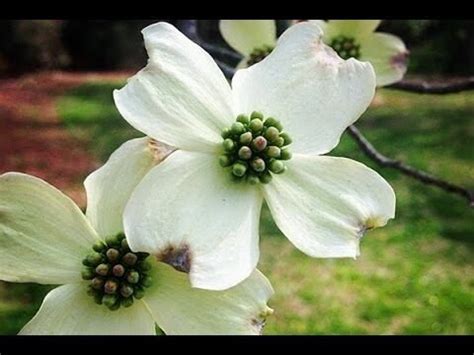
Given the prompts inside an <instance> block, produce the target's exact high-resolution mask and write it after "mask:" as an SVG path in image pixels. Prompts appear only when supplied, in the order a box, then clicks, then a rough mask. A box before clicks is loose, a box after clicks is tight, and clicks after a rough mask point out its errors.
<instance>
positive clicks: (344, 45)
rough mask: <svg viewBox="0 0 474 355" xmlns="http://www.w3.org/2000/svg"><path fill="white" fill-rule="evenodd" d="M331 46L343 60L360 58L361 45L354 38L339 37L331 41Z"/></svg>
mask: <svg viewBox="0 0 474 355" xmlns="http://www.w3.org/2000/svg"><path fill="white" fill-rule="evenodd" d="M330 46H331V47H332V48H333V49H334V50H335V51H336V52H337V54H339V56H340V57H341V58H342V59H345V60H347V59H349V58H355V59H359V58H360V45H359V44H358V43H357V42H356V40H355V39H354V38H352V37H347V36H344V35H339V36H337V37H334V38H333V39H332V40H331V44H330Z"/></svg>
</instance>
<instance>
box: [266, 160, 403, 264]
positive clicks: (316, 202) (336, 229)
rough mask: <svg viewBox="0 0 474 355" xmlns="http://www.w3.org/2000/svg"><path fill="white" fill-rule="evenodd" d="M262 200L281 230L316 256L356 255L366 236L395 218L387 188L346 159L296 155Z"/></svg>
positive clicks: (384, 183)
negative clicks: (367, 232)
mask: <svg viewBox="0 0 474 355" xmlns="http://www.w3.org/2000/svg"><path fill="white" fill-rule="evenodd" d="M265 199H266V201H267V203H268V205H269V207H270V210H271V213H272V216H273V218H274V219H275V222H276V224H277V225H278V227H279V228H280V230H281V231H282V232H283V233H284V234H285V235H286V236H287V237H288V238H289V239H290V240H291V241H292V242H293V244H294V245H295V246H296V247H297V248H298V249H300V250H301V251H303V252H304V253H306V254H308V255H311V256H314V257H356V256H358V255H359V241H360V238H361V237H362V236H363V234H364V232H365V231H366V230H368V229H371V228H375V227H380V226H383V225H385V224H386V223H387V220H388V219H390V218H393V217H394V215H395V194H394V192H393V190H392V188H391V187H390V185H389V184H388V183H387V182H386V181H385V180H384V179H383V178H382V177H381V176H380V175H379V174H377V173H376V172H375V171H373V170H371V169H369V168H367V167H366V166H365V165H363V164H361V163H358V162H355V161H353V160H350V159H345V158H335V157H326V156H324V157H312V156H305V155H295V156H294V157H293V159H292V160H291V161H289V162H288V171H287V172H286V173H285V174H283V175H281V176H279V177H278V179H274V180H273V182H272V183H271V184H269V185H268V186H265Z"/></svg>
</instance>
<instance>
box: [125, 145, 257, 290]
mask: <svg viewBox="0 0 474 355" xmlns="http://www.w3.org/2000/svg"><path fill="white" fill-rule="evenodd" d="M261 204H262V196H261V193H259V191H258V190H257V189H256V188H254V187H252V186H249V185H247V184H235V183H234V182H233V181H231V180H230V178H229V176H228V174H226V173H225V172H224V170H223V169H222V168H221V167H220V166H219V163H218V158H217V156H215V155H209V154H204V153H191V152H185V151H179V150H178V151H176V152H174V153H173V154H171V155H170V156H169V157H168V158H167V159H166V160H165V161H164V162H162V163H161V164H159V165H158V166H156V167H155V168H153V169H152V170H151V171H150V172H149V173H148V174H147V175H146V176H145V178H144V179H143V180H142V181H141V182H140V184H139V185H138V186H137V188H136V189H135V191H134V192H133V194H132V197H131V198H130V201H129V202H128V204H127V206H126V208H125V212H124V226H125V234H126V235H127V238H128V241H129V244H130V247H131V248H132V250H135V251H143V252H148V253H151V254H154V255H155V256H157V257H159V258H161V259H162V260H165V261H167V262H168V263H170V264H174V265H175V266H177V267H178V268H181V269H183V270H184V271H189V273H190V275H189V276H190V280H191V283H192V285H193V287H199V288H206V289H213V290H221V289H226V288H229V287H232V286H234V285H236V284H237V283H239V282H240V281H242V280H243V279H245V278H246V277H248V276H249V275H250V274H251V272H252V271H253V270H254V269H255V267H256V265H257V261H258V256H259V251H258V223H259V217H260V209H261Z"/></svg>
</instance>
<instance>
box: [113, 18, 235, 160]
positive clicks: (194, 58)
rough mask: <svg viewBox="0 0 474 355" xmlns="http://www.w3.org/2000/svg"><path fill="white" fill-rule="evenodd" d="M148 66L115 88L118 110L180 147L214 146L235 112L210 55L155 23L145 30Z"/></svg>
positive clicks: (203, 148)
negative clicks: (122, 85) (118, 87)
mask: <svg viewBox="0 0 474 355" xmlns="http://www.w3.org/2000/svg"><path fill="white" fill-rule="evenodd" d="M142 33H143V36H144V38H145V46H146V48H147V52H148V56H149V61H148V65H147V66H146V67H145V68H144V69H142V70H141V71H140V72H138V73H137V74H136V75H135V76H133V77H132V78H130V79H129V80H128V83H127V84H126V85H125V86H124V87H123V88H122V89H120V90H115V91H114V99H115V104H116V106H117V108H118V110H119V112H120V113H121V115H122V116H123V117H124V118H125V119H126V120H127V121H128V122H129V123H130V124H131V125H132V126H133V127H135V128H136V129H138V130H139V131H141V132H143V133H145V134H146V135H147V136H149V137H152V138H154V139H155V140H157V141H159V142H163V143H166V144H168V145H170V146H174V147H177V148H181V149H187V150H196V151H207V152H209V151H214V150H215V149H216V145H217V144H219V143H220V142H221V140H222V138H221V136H220V133H221V131H222V129H223V128H226V127H227V126H229V125H230V124H231V123H232V122H233V120H234V117H233V115H232V106H231V104H232V103H231V99H232V98H231V97H232V94H231V90H230V86H229V84H228V82H227V80H226V78H225V77H224V74H223V73H222V71H221V70H220V69H219V67H218V66H217V64H216V63H215V62H214V60H213V59H212V57H211V56H210V55H209V54H208V53H207V52H205V51H204V50H203V49H202V48H201V47H199V46H198V45H197V44H195V43H194V42H192V41H191V40H190V39H188V38H187V37H186V36H185V35H183V34H182V33H181V32H179V31H178V30H177V29H176V28H175V27H174V26H172V25H170V24H168V23H165V22H159V23H157V24H154V25H150V26H148V27H146V28H145V29H144V30H143V31H142Z"/></svg>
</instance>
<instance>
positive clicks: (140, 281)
mask: <svg viewBox="0 0 474 355" xmlns="http://www.w3.org/2000/svg"><path fill="white" fill-rule="evenodd" d="M92 249H93V252H92V253H91V254H89V255H87V256H86V257H85V258H84V260H83V261H82V264H83V265H84V268H83V270H82V278H83V279H84V280H88V281H89V282H90V283H89V287H88V290H87V293H88V294H89V295H90V296H92V297H93V298H94V301H95V302H96V303H97V304H103V305H105V306H106V307H107V308H108V309H110V310H112V311H114V310H117V309H119V308H120V307H130V306H131V305H132V304H133V302H134V299H140V298H142V297H143V296H144V294H145V289H146V288H147V287H150V286H151V277H150V276H149V275H148V274H149V271H150V269H151V265H150V264H149V263H148V262H147V261H146V258H147V257H148V256H149V254H147V253H134V252H132V251H131V250H130V248H129V246H128V243H127V240H126V239H125V235H123V234H119V235H117V236H113V237H109V238H107V239H106V240H105V242H97V243H96V244H94V245H93V247H92Z"/></svg>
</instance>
